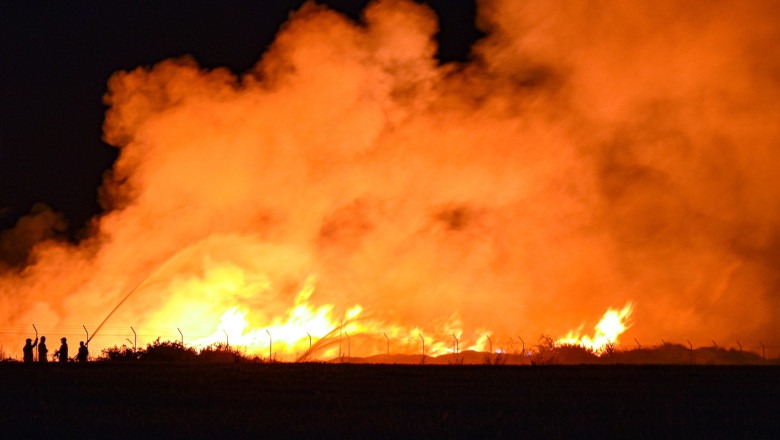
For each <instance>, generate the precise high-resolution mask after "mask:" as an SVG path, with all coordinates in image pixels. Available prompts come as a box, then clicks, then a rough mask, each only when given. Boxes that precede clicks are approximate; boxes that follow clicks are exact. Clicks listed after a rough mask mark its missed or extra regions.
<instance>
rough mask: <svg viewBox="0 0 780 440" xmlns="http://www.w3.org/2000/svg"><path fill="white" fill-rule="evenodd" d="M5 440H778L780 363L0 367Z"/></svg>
mask: <svg viewBox="0 0 780 440" xmlns="http://www.w3.org/2000/svg"><path fill="white" fill-rule="evenodd" d="M0 396H2V397H0V437H2V438H14V437H17V438H29V437H57V436H60V437H61V436H62V434H68V435H67V436H68V437H72V436H74V435H78V434H81V435H84V436H87V437H95V436H101V437H107V438H124V437H136V438H137V437H139V436H141V435H143V436H146V437H149V436H151V435H154V436H155V437H156V436H160V435H164V436H169V437H176V438H185V437H186V438H228V437H239V438H260V437H272V438H279V437H282V438H284V437H302V438H350V437H359V438H484V437H492V438H519V437H524V438H529V437H533V438H562V437H565V438H572V437H576V438H582V437H590V438H592V437H597V436H598V437H607V438H615V437H620V438H669V437H675V438H751V439H752V438H780V367H777V366H733V367H725V366H620V365H616V366H603V365H600V366H490V365H482V366H462V365H452V366H402V365H350V364H342V365H332V364H272V365H268V364H171V363H168V364H163V363H160V364H150V363H120V362H111V363H109V362H103V363H92V364H88V365H75V364H72V365H66V366H62V367H61V366H57V365H48V366H45V367H38V366H34V365H33V366H25V365H22V364H14V363H8V364H0Z"/></svg>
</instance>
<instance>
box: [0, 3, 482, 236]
mask: <svg viewBox="0 0 780 440" xmlns="http://www.w3.org/2000/svg"><path fill="white" fill-rule="evenodd" d="M303 3H304V1H303V0H283V1H279V0H274V1H264V0H257V1H132V2H131V1H121V2H113V1H111V2H102V1H94V2H55V1H31V2H28V1H11V2H4V3H3V5H2V6H0V32H1V33H2V34H0V36H1V40H2V49H0V50H2V52H0V54H1V55H0V56H1V58H0V59H2V62H3V68H2V81H1V83H2V115H1V118H2V119H1V120H2V124H0V230H3V229H7V228H10V227H12V226H13V225H14V224H15V223H16V221H17V219H18V218H19V217H20V216H23V215H25V214H27V213H29V212H30V209H31V207H32V206H33V205H34V204H35V203H45V204H47V205H49V206H50V207H51V208H52V209H54V210H55V211H58V212H62V213H63V214H64V215H65V217H66V218H67V219H68V221H69V223H70V225H71V233H73V232H75V231H77V230H78V229H80V228H81V227H82V226H83V225H84V224H85V222H87V221H88V219H89V218H91V217H92V216H94V215H96V214H97V213H99V212H100V207H99V206H98V202H97V189H98V187H99V186H100V183H101V179H102V175H103V173H104V172H105V171H106V170H108V169H109V168H110V167H111V165H112V163H113V161H114V160H115V159H116V156H117V152H118V151H117V150H116V149H115V148H113V147H111V146H109V145H107V144H105V143H103V142H102V139H101V137H102V134H101V126H102V123H103V116H104V112H105V110H106V109H105V106H104V105H103V103H102V96H103V94H104V93H105V91H106V81H107V80H108V78H109V77H110V76H111V74H112V73H114V72H116V71H118V70H128V69H133V68H135V67H138V66H150V65H154V64H156V63H157V62H159V61H162V60H164V59H166V58H171V57H177V56H181V55H192V56H193V57H194V58H195V59H196V60H197V61H198V63H199V64H200V65H201V66H203V67H205V68H213V67H219V66H225V67H228V68H229V69H231V70H232V71H233V72H235V73H237V74H240V73H242V72H245V71H246V70H248V69H249V68H250V67H251V66H253V65H254V64H255V63H256V62H257V61H258V60H259V59H260V57H261V55H262V53H263V52H264V51H265V49H266V48H267V47H268V46H269V45H270V44H271V42H272V41H273V39H274V36H275V34H276V32H277V31H278V29H279V27H280V26H281V25H282V24H283V23H284V22H285V21H286V19H287V17H288V16H289V13H290V12H291V11H293V10H295V9H297V8H299V7H300V6H301V5H302V4H303ZM319 3H322V4H326V5H328V6H329V7H331V8H333V9H335V10H337V11H340V12H343V13H345V14H347V15H349V16H350V17H352V18H353V19H358V18H359V16H360V11H361V10H362V9H363V8H364V7H365V6H366V5H367V4H368V3H369V1H362V0H328V1H319ZM424 3H427V4H429V5H430V6H431V7H433V8H434V10H435V11H436V13H437V15H438V16H439V25H440V33H439V35H438V36H437V38H438V40H439V54H438V57H439V59H440V60H442V61H443V62H448V61H462V60H465V59H467V57H468V53H469V48H470V47H471V45H472V44H473V43H474V41H475V40H476V39H478V38H479V36H480V33H479V32H478V31H477V30H476V29H475V27H474V14H475V5H474V1H473V0H470V1H466V0H457V1H455V0H429V1H426V2H424Z"/></svg>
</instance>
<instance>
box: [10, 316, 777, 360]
mask: <svg viewBox="0 0 780 440" xmlns="http://www.w3.org/2000/svg"><path fill="white" fill-rule="evenodd" d="M35 328H37V332H38V335H37V336H38V338H40V337H42V336H45V337H46V342H47V347H48V349H49V352H50V353H53V352H54V351H55V350H56V349H57V348H58V347H59V344H60V339H61V338H63V337H64V338H66V339H67V341H68V345H69V346H70V347H74V349H71V350H72V351H73V352H74V353H75V347H78V343H79V342H81V341H83V342H89V347H90V356H91V357H92V358H95V357H98V356H100V355H101V353H102V350H103V349H106V348H112V347H121V346H126V347H128V348H133V349H135V348H138V349H142V348H144V347H147V346H148V345H149V344H151V343H153V342H154V341H156V340H158V339H159V340H160V341H171V342H181V343H182V344H183V345H185V346H193V344H194V343H195V341H202V340H205V339H207V338H210V337H213V336H214V335H215V332H214V330H213V329H205V328H198V327H189V328H188V327H186V326H178V327H136V326H130V325H127V326H104V327H103V328H102V329H101V330H100V332H99V333H98V334H96V335H93V334H91V333H89V332H90V331H91V330H90V326H89V325H86V324H82V325H72V324H70V325H55V324H47V323H42V324H35ZM88 333H89V334H88ZM268 333H269V338H268V341H267V345H266V342H265V341H263V340H256V341H254V342H253V343H252V347H251V348H252V349H253V351H256V352H257V353H256V354H259V355H268V356H269V357H272V356H277V355H279V356H288V357H291V358H292V357H295V358H297V357H299V356H301V355H302V352H305V351H306V349H307V348H308V347H312V353H310V358H315V359H316V358H317V357H318V355H322V354H324V353H329V354H334V355H335V354H337V355H338V356H339V357H357V356H364V357H365V356H373V355H382V354H388V355H390V354H421V355H433V356H435V355H441V354H446V353H458V352H462V351H464V350H468V349H472V350H474V349H475V346H476V345H477V344H478V342H479V341H464V340H461V339H459V338H455V337H454V336H453V337H452V339H450V340H434V339H433V338H427V337H426V336H425V335H423V334H422V333H416V334H410V335H388V334H387V333H376V334H374V333H356V334H349V332H339V331H338V329H336V330H335V331H333V332H331V333H330V334H328V335H312V334H308V333H307V334H306V335H304V336H302V337H301V338H300V339H299V340H298V341H297V342H296V344H295V346H296V347H297V348H296V350H294V352H289V351H287V349H288V348H289V347H288V344H285V343H283V342H282V343H280V342H279V341H277V342H276V344H277V347H281V348H282V349H283V350H282V351H278V350H277V351H273V352H272V353H268V352H265V350H268V349H269V348H272V347H273V344H274V341H273V339H274V335H273V331H269V332H268ZM231 336H232V340H233V343H232V344H231ZM242 336H243V335H230V334H229V333H227V332H224V340H214V341H213V342H215V343H225V344H226V345H228V346H232V347H236V348H238V349H241V348H246V346H242V344H241V343H240V342H237V341H242ZM35 337H36V333H35V329H34V328H33V324H30V325H29V326H24V325H8V324H0V355H2V356H3V358H11V359H21V357H22V347H23V346H24V344H25V340H26V339H28V338H29V339H34V338H35ZM307 338H308V339H307ZM325 340H327V341H326V342H327V344H326V345H325V346H320V347H318V344H322V342H323V341H325ZM486 340H490V343H489V344H487V343H484V344H482V345H484V346H480V347H477V348H476V350H477V351H485V352H490V353H521V352H529V351H530V350H533V348H534V347H535V346H537V344H538V341H537V339H536V338H528V339H521V338H515V337H509V338H501V339H499V338H493V339H490V338H489V337H488V338H486ZM521 341H522V342H521ZM526 341H532V342H530V343H529V342H526ZM634 341H636V339H634ZM483 342H484V341H483ZM707 342H708V343H705V344H697V343H696V342H695V341H694V342H692V343H690V345H689V343H688V341H683V342H679V341H666V340H664V339H659V340H658V341H657V342H656V343H651V342H649V341H648V342H647V343H646V344H645V343H642V344H639V342H638V341H637V342H636V344H632V343H629V342H624V343H622V344H621V347H622V348H623V349H626V350H631V349H640V348H644V349H651V348H657V347H662V346H664V345H667V344H675V345H682V346H685V347H689V346H690V348H691V349H692V350H697V349H703V348H708V347H709V348H716V349H723V350H737V351H744V352H752V353H755V354H757V355H759V356H762V357H763V358H765V359H773V358H775V357H777V356H778V354H780V346H778V345H775V344H772V343H770V344H766V343H763V342H761V341H734V342H733V343H730V344H726V343H723V344H720V343H718V342H717V341H712V340H710V341H707ZM467 347H468V348H467ZM521 347H522V348H521Z"/></svg>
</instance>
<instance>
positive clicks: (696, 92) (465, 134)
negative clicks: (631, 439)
mask: <svg viewBox="0 0 780 440" xmlns="http://www.w3.org/2000/svg"><path fill="white" fill-rule="evenodd" d="M778 16H780V4H778V3H777V2H771V1H766V2H762V1H753V2H740V1H718V2H698V3H695V4H691V3H688V2H686V3H685V4H682V3H680V2H672V1H657V2H643V3H636V2H629V3H625V4H623V3H615V2H601V1H590V2H585V1H583V2H561V3H558V2H546V1H512V0H485V1H481V2H479V17H478V24H479V26H480V27H481V28H482V29H483V30H484V31H485V32H486V37H485V38H484V39H482V40H481V41H479V42H478V43H477V44H476V46H475V47H474V48H473V53H472V61H470V62H468V63H465V64H445V65H442V64H440V63H438V62H437V60H436V59H435V54H436V50H437V47H436V44H435V39H434V36H435V34H436V32H437V21H436V16H435V15H434V14H433V13H432V11H431V10H429V9H428V8H427V7H425V6H422V5H419V4H416V3H413V2H410V1H406V0H380V1H377V2H375V3H373V4H371V5H370V6H369V7H368V8H367V9H366V10H365V12H364V15H363V18H362V20H361V22H360V23H355V22H352V21H350V20H349V19H347V18H345V17H343V16H341V15H339V14H337V13H335V12H333V11H330V10H328V9H326V8H324V7H320V6H316V5H314V4H306V5H305V6H304V7H303V8H302V9H301V10H299V11H297V12H295V13H294V14H293V15H292V16H291V18H290V21H289V22H288V23H287V24H286V25H285V27H284V28H283V29H282V30H281V31H280V33H279V35H278V36H277V38H276V41H275V43H274V44H273V46H272V47H271V48H270V49H269V50H268V51H267V52H266V53H265V54H264V56H263V58H262V59H261V60H260V61H259V62H258V64H257V65H256V66H255V67H254V68H253V70H252V71H250V72H247V73H245V74H243V75H241V76H237V75H236V74H234V73H232V72H230V71H228V70H223V69H216V70H211V71H206V70H204V69H201V68H199V67H198V65H197V62H196V60H193V59H190V58H187V57H183V58H179V59H174V60H166V61H162V62H161V63H159V64H158V65H156V66H154V67H151V68H138V69H136V70H133V71H131V72H118V73H116V74H115V75H114V76H113V77H112V78H111V80H110V81H109V84H108V92H107V94H106V97H105V100H106V103H107V104H108V105H109V111H108V113H107V115H106V120H105V127H104V130H105V139H106V141H107V142H109V143H110V144H112V145H115V146H116V147H117V148H119V149H120V150H121V153H120V156H119V158H118V160H117V161H116V163H115V164H114V167H113V169H112V170H111V171H110V173H109V174H108V175H107V177H106V179H105V183H104V185H103V187H102V188H101V202H102V203H103V204H104V206H105V208H106V210H105V213H104V214H103V215H101V216H100V217H98V218H95V219H94V220H93V224H92V229H91V230H92V233H91V235H90V236H89V238H87V239H84V240H82V241H81V242H80V243H79V244H78V245H69V244H65V243H64V242H62V241H58V240H57V239H56V236H57V234H56V230H57V228H59V227H60V226H59V225H60V223H61V221H62V220H61V219H59V218H58V217H56V215H54V214H52V213H50V212H49V211H47V210H45V209H43V208H41V209H40V210H39V212H37V213H34V214H33V215H32V217H31V218H29V219H26V220H23V221H21V222H20V224H19V226H18V227H17V228H16V229H15V230H13V231H6V232H4V233H3V237H2V238H3V241H2V247H1V248H2V250H3V259H4V260H5V261H6V263H5V264H4V265H5V266H6V270H5V272H4V275H2V280H1V282H2V284H0V304H2V311H3V312H2V313H3V315H2V316H0V322H2V323H5V324H6V325H18V326H21V325H29V323H31V322H44V323H49V328H50V329H51V330H49V332H50V333H52V332H57V331H59V332H66V331H71V330H72V329H76V330H72V331H74V332H75V331H80V329H81V325H82V324H85V323H86V324H87V325H88V327H92V328H94V327H95V326H97V325H98V324H99V323H100V322H101V321H102V320H103V318H104V317H105V316H106V315H107V314H108V313H109V312H110V311H111V310H112V309H113V308H114V307H115V306H116V305H117V304H118V303H119V301H121V300H122V298H124V297H125V295H126V294H127V293H128V292H130V291H132V289H133V288H135V287H138V288H137V290H135V293H133V296H132V297H130V298H128V300H127V302H126V303H125V304H123V305H122V307H121V308H119V309H118V310H117V312H116V314H115V315H114V316H113V317H112V318H111V323H110V325H114V326H116V327H117V328H118V327H128V326H130V325H135V326H137V327H138V328H144V327H146V328H162V327H167V328H168V329H169V330H173V332H172V333H173V334H176V332H175V329H176V327H182V328H187V326H188V325H189V326H194V325H196V324H198V325H200V324H204V323H205V324H208V325H209V326H210V327H209V328H210V330H208V331H214V329H216V325H217V323H218V319H219V317H220V314H221V313H222V312H224V311H225V310H227V309H228V308H230V307H234V306H241V307H243V308H245V309H246V310H248V311H249V313H248V315H247V317H246V318H247V320H248V321H249V322H250V324H251V325H252V326H256V327H259V328H262V327H263V326H265V325H267V324H268V323H269V322H270V321H271V320H272V319H274V317H276V316H279V315H281V314H284V313H285V312H286V311H287V310H288V309H289V308H291V307H292V306H293V304H294V302H295V298H296V295H297V294H298V292H299V291H301V289H302V286H304V285H305V284H306V283H307V280H314V281H312V282H313V285H314V286H316V287H315V291H314V293H313V294H312V296H311V298H310V301H311V302H312V303H314V304H315V305H317V306H321V305H332V306H333V311H334V314H335V315H336V316H338V315H340V314H343V313H344V312H345V311H346V310H347V309H348V308H350V307H352V306H354V305H356V304H359V305H361V306H362V307H363V310H364V312H363V315H361V316H362V317H363V318H364V319H371V320H376V321H378V322H383V323H388V325H400V326H405V327H406V328H409V329H413V328H417V329H419V330H420V331H421V332H422V333H427V334H432V333H435V332H441V333H442V338H444V337H450V336H449V333H452V332H453V330H451V329H457V333H458V334H459V335H460V336H461V337H462V338H463V340H464V341H466V342H467V343H474V342H475V341H476V340H477V339H478V338H480V337H481V335H483V334H485V333H488V334H492V335H494V338H495V339H501V338H503V339H504V340H507V339H508V338H516V337H517V336H518V335H521V336H526V337H527V338H530V339H532V340H535V338H536V337H538V335H539V334H541V333H545V334H552V335H554V336H555V335H561V334H563V333H565V332H566V331H567V330H569V329H570V328H572V327H576V326H578V325H580V324H582V323H586V325H588V326H592V325H593V324H595V321H596V320H598V318H599V317H600V316H601V314H602V313H603V312H604V311H605V310H606V309H607V308H608V307H610V306H614V307H620V306H622V305H623V304H625V303H626V302H628V301H633V303H634V306H635V311H634V314H633V316H632V322H633V327H632V328H631V329H630V330H629V333H630V335H631V336H632V337H636V338H638V339H640V340H647V341H648V343H650V341H660V339H661V338H666V340H677V341H684V340H685V339H691V340H692V341H694V343H701V344H709V342H710V340H712V339H715V340H718V341H723V344H729V343H731V342H733V341H734V340H736V339H739V340H741V341H743V342H744V343H746V344H748V342H747V341H751V342H753V344H754V345H756V344H757V341H759V340H764V341H766V340H767V338H770V337H771V336H776V335H778V334H780V326H778V323H777V319H776V316H775V315H776V314H777V312H778V311H780V265H779V264H778V262H780V182H779V181H778V180H780V177H778V176H780V174H778V165H777V164H779V163H780V148H778V147H780V124H778V121H780V57H779V56H778V49H777V48H778V47H780V28H778V27H777V25H776V23H775V20H776V17H778ZM47 225H48V226H47ZM52 231H54V232H52ZM31 238H34V239H35V240H31ZM33 242H35V245H34V246H33V245H32V243H33ZM14 243H15V244H14ZM9 249H10V250H9ZM215 311H219V313H217V314H215ZM107 325H109V324H107ZM69 329H70V330H69ZM443 329H447V331H445V330H443ZM56 335H57V334H56V333H53V334H52V336H56ZM379 336H380V338H381V334H380V335H379ZM413 336H414V337H416V333H415V334H414V335H413ZM123 338H124V336H116V337H114V339H116V340H114V339H110V338H109V339H106V344H109V345H113V344H114V343H122V342H123ZM754 341H755V342H754ZM14 343H16V341H7V342H6V344H5V345H6V346H7V347H8V346H12V345H13V344H14ZM17 345H19V344H18V343H17ZM381 346H382V345H380V347H381ZM361 354H370V353H361Z"/></svg>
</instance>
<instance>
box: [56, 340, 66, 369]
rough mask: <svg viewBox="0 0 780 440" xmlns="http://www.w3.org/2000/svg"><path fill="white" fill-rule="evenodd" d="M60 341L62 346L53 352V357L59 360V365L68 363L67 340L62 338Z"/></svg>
mask: <svg viewBox="0 0 780 440" xmlns="http://www.w3.org/2000/svg"><path fill="white" fill-rule="evenodd" d="M60 341H61V342H62V344H60V349H59V350H57V351H55V352H54V357H56V358H57V359H59V361H60V363H61V364H63V363H65V362H68V340H67V339H65V338H62V339H60Z"/></svg>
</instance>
